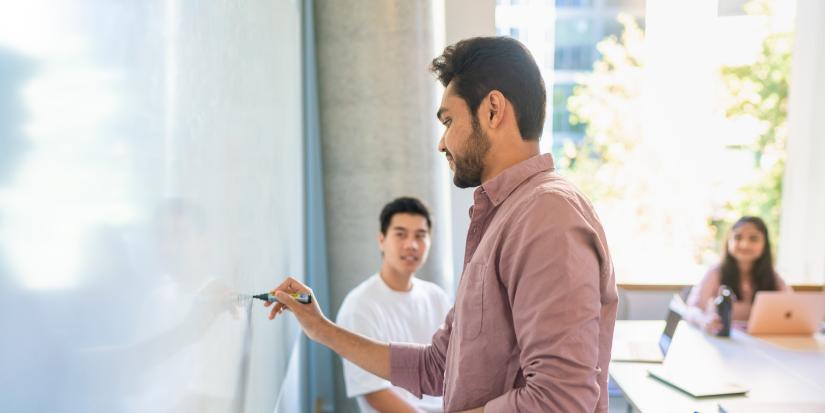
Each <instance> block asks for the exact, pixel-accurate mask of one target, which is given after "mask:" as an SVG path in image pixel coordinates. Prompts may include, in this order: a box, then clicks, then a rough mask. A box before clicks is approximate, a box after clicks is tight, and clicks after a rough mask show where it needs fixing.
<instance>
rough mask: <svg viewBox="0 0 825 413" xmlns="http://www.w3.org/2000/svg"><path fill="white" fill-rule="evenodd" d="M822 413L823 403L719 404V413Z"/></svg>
mask: <svg viewBox="0 0 825 413" xmlns="http://www.w3.org/2000/svg"><path fill="white" fill-rule="evenodd" d="M776 412H793V413H822V412H825V403H805V402H755V401H749V400H737V401H727V402H722V403H719V413H776Z"/></svg>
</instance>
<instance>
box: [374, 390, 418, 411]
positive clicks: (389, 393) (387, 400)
mask: <svg viewBox="0 0 825 413" xmlns="http://www.w3.org/2000/svg"><path fill="white" fill-rule="evenodd" d="M364 398H365V399H366V400H367V403H369V405H370V406H372V408H373V409H375V410H376V411H378V412H381V413H421V410H419V409H417V408H416V407H415V406H413V405H411V404H409V403H407V401H406V400H404V399H403V398H402V397H401V396H399V395H398V393H396V392H395V390H393V389H384V390H379V391H377V392H373V393H369V394H367V395H364Z"/></svg>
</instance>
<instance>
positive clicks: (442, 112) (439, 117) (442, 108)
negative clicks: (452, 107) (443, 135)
mask: <svg viewBox="0 0 825 413" xmlns="http://www.w3.org/2000/svg"><path fill="white" fill-rule="evenodd" d="M446 111H447V108H445V107H443V106H442V107H440V108H438V112H436V113H435V117H436V118H438V120H439V122H440V121H441V115H443V114H444V112H446Z"/></svg>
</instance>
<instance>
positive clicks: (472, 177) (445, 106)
mask: <svg viewBox="0 0 825 413" xmlns="http://www.w3.org/2000/svg"><path fill="white" fill-rule="evenodd" d="M453 85H454V83H453V82H450V84H448V85H447V88H446V89H445V90H444V96H443V97H442V98H441V107H440V108H439V109H438V113H437V115H436V116H437V117H438V120H439V122H441V124H442V125H444V128H445V129H444V134H443V135H441V140H440V141H439V142H438V150H439V151H440V152H444V155H445V156H446V157H447V162H449V164H450V170H452V171H453V183H455V186H457V187H459V188H470V187H475V186H479V185H481V176H482V173H483V172H484V156H485V155H486V154H487V151H489V150H490V140H489V138H488V137H487V136H486V135H485V134H484V133H483V132H482V131H481V125H479V123H478V121H477V120H475V119H474V117H473V116H472V114H471V113H470V108H469V107H468V106H467V103H466V102H465V101H464V99H462V98H461V97H459V96H457V95H456V94H455V93H454V91H453ZM474 120H475V121H474Z"/></svg>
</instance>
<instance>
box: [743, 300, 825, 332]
mask: <svg viewBox="0 0 825 413" xmlns="http://www.w3.org/2000/svg"><path fill="white" fill-rule="evenodd" d="M823 319H825V294H823V293H818V292H794V293H789V292H783V291H759V292H757V293H756V297H755V298H754V299H753V307H752V308H751V315H750V318H749V319H748V334H750V335H760V334H785V335H810V334H814V333H815V332H816V331H817V329H818V328H819V324H820V322H822V320H823Z"/></svg>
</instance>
